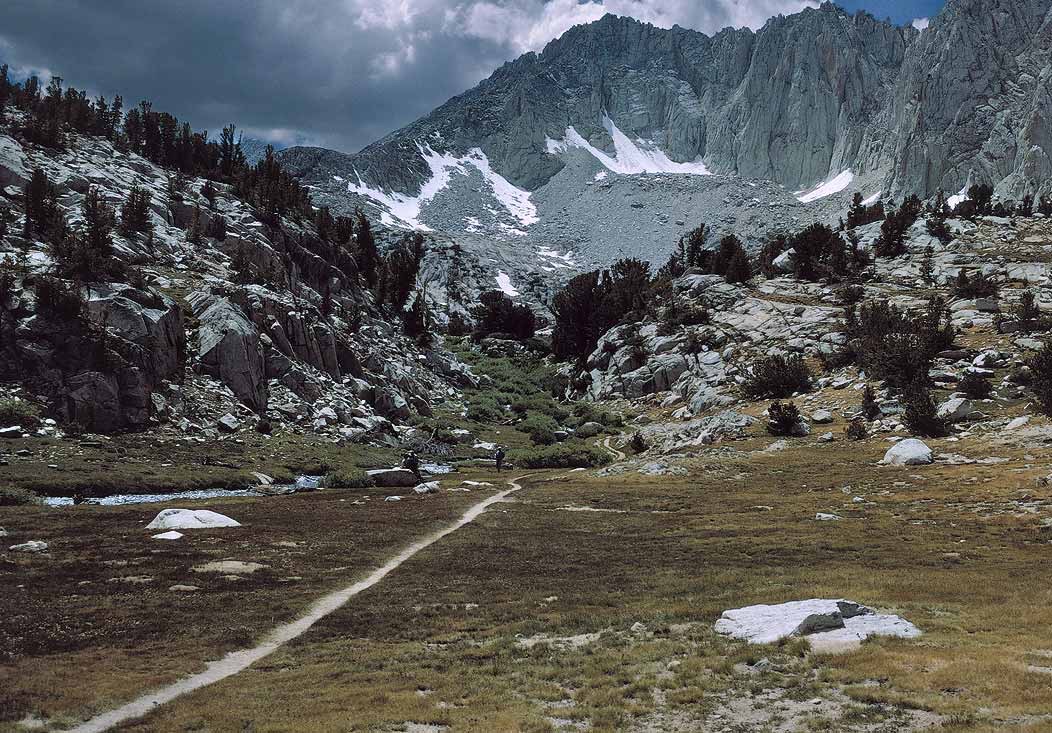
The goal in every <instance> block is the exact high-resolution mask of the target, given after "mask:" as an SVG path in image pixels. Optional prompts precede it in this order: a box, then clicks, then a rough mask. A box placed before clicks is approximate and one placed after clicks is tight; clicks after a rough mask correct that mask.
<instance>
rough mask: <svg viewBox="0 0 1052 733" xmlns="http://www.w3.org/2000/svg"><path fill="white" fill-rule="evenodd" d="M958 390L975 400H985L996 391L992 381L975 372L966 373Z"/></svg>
mask: <svg viewBox="0 0 1052 733" xmlns="http://www.w3.org/2000/svg"><path fill="white" fill-rule="evenodd" d="M957 388H958V389H960V390H961V391H962V392H964V393H965V394H966V395H968V396H969V397H971V398H972V399H973V400H985V399H986V398H987V397H989V396H990V393H991V392H993V391H994V386H993V385H992V384H990V381H989V380H987V379H985V378H983V377H981V376H980V375H978V374H976V373H975V372H965V373H964V376H963V377H962V378H961V381H960V384H958V385H957Z"/></svg>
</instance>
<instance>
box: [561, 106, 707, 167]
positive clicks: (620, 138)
mask: <svg viewBox="0 0 1052 733" xmlns="http://www.w3.org/2000/svg"><path fill="white" fill-rule="evenodd" d="M603 127H605V128H606V131H607V132H608V133H609V134H610V139H611V140H613V141H614V157H612V158H611V157H610V156H609V155H607V154H606V153H604V152H603V151H602V150H600V149H599V148H597V147H595V146H594V145H592V144H591V143H590V142H588V141H587V140H585V139H584V138H583V137H582V136H581V134H580V133H579V132H577V130H576V129H575V128H574V127H573V126H572V125H571V126H570V127H567V128H566V133H565V135H564V137H563V139H562V140H552V139H551V138H547V140H546V141H545V145H546V148H547V150H548V153H549V154H550V155H558V154H559V153H565V152H566V151H567V150H569V149H571V148H581V149H582V150H586V151H588V153H590V154H591V155H592V157H594V158H595V159H596V160H598V161H599V162H600V163H602V164H603V166H604V167H605V168H606V169H607V170H609V171H611V172H613V173H620V174H622V175H638V174H640V173H686V174H689V175H695V176H707V175H711V174H710V172H709V169H708V168H706V167H705V164H704V163H703V162H701V158H698V159H697V160H695V161H693V162H691V163H677V162H676V161H674V160H671V159H670V158H669V157H668V156H667V155H666V154H665V151H663V150H662V149H661V148H659V147H658V146H657V144H656V143H654V141H653V140H642V139H640V138H636V140H634V141H633V140H631V139H630V138H629V137H628V135H626V134H625V133H623V132H621V130H620V128H618V126H617V125H615V124H614V121H613V120H611V119H610V117H608V116H607V115H603ZM605 177H606V176H603V178H605ZM595 180H597V181H600V180H602V178H600V177H599V175H598V174H597V175H596V177H595Z"/></svg>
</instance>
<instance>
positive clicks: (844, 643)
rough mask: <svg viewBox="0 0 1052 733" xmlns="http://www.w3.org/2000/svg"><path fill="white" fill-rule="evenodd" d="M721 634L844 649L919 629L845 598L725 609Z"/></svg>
mask: <svg viewBox="0 0 1052 733" xmlns="http://www.w3.org/2000/svg"><path fill="white" fill-rule="evenodd" d="M716 631H717V632H718V633H720V634H726V635H727V636H732V637H734V638H735V639H743V640H745V641H748V642H749V643H751V644H773V643H775V642H777V641H780V640H782V639H786V638H789V637H791V636H803V637H806V638H807V640H808V642H810V644H811V647H812V649H814V650H815V651H826V652H832V651H843V650H845V649H850V648H853V647H856V646H858V645H859V644H860V643H861V642H862V641H863V640H865V639H868V638H869V637H871V636H896V637H902V638H914V637H917V636H920V635H921V631H920V629H918V628H917V627H916V626H914V625H913V624H911V623H910V622H909V621H907V620H906V619H904V618H901V617H900V616H893V615H890V614H879V613H874V612H873V609H871V608H868V607H866V606H863V605H861V604H858V603H855V602H854V601H847V600H844V599H842V598H841V599H824V598H812V599H811V600H807V601H790V602H788V603H780V604H777V605H773V606H767V605H759V606H746V607H745V608H736V609H733V610H730V611H724V613H723V615H722V616H721V617H720V619H719V621H717V622H716Z"/></svg>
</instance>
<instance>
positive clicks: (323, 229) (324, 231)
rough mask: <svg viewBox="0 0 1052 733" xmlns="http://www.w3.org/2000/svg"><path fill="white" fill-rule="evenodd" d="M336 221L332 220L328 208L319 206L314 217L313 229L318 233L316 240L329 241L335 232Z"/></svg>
mask: <svg viewBox="0 0 1052 733" xmlns="http://www.w3.org/2000/svg"><path fill="white" fill-rule="evenodd" d="M335 224H336V220H335V219H333V218H332V212H331V211H330V210H329V207H328V206H321V207H319V208H318V213H317V214H315V216H314V227H315V229H316V230H317V232H318V238H319V239H323V240H325V241H329V240H331V239H332V238H333V236H334V234H335V232H334V228H335Z"/></svg>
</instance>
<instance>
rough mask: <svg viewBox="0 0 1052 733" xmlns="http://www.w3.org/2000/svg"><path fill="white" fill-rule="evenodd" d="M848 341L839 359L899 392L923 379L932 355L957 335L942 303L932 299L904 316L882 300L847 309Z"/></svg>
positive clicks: (947, 345) (938, 299) (929, 366)
mask: <svg viewBox="0 0 1052 733" xmlns="http://www.w3.org/2000/svg"><path fill="white" fill-rule="evenodd" d="M845 320H846V328H845V330H846V331H847V337H848V343H847V346H846V347H845V350H844V353H843V355H842V356H843V359H842V361H854V362H857V363H858V365H859V366H861V367H862V368H863V369H865V370H866V374H867V375H871V376H874V377H876V378H877V379H882V380H884V382H885V383H887V384H888V385H889V386H891V387H900V388H904V387H906V386H907V385H909V384H911V383H912V382H914V381H915V380H916V379H918V378H921V377H924V378H926V377H927V374H928V370H929V369H930V368H931V362H932V360H933V359H934V358H935V356H936V354H938V353H939V352H940V351H943V350H944V349H948V348H949V347H950V346H951V345H952V344H953V340H954V338H955V337H956V335H957V332H956V330H955V329H954V327H953V322H952V319H951V318H950V314H949V312H948V311H947V310H946V304H945V303H944V302H943V301H942V300H941V299H940V298H937V297H933V298H931V299H930V300H929V301H928V304H927V307H926V308H925V310H924V311H923V312H921V313H907V312H904V311H902V310H899V309H898V308H896V307H895V306H893V305H891V304H890V303H888V302H887V301H886V300H877V301H873V302H870V303H866V304H864V305H862V307H861V308H859V309H858V310H856V309H855V307H854V306H850V307H848V308H847V312H846V319H845Z"/></svg>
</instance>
